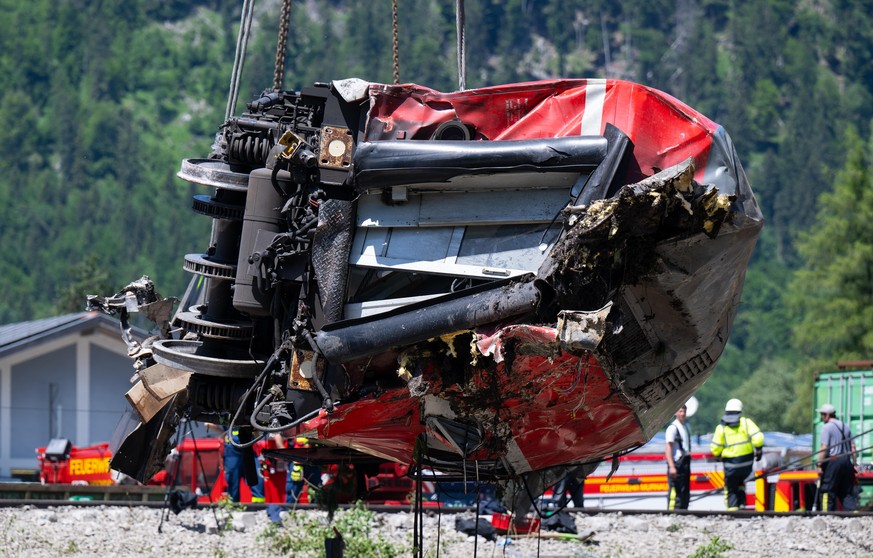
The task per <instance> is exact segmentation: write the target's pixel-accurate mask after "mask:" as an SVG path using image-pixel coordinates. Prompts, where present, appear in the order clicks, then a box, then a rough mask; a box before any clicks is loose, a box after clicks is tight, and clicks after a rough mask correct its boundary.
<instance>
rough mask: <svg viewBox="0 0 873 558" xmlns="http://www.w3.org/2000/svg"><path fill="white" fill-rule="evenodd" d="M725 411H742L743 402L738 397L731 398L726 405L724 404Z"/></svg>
mask: <svg viewBox="0 0 873 558" xmlns="http://www.w3.org/2000/svg"><path fill="white" fill-rule="evenodd" d="M724 412H725V413H742V412H743V402H742V401H740V400H739V399H731V400H730V401H728V402H727V405H725V406H724Z"/></svg>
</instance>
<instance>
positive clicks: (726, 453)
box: [710, 399, 764, 511]
mask: <svg viewBox="0 0 873 558" xmlns="http://www.w3.org/2000/svg"><path fill="white" fill-rule="evenodd" d="M742 413H743V402H742V401H740V400H739V399H731V400H730V401H728V402H727V404H726V405H725V407H724V415H722V418H721V424H719V425H718V426H717V427H716V428H715V434H713V435H712V443H711V444H710V449H711V450H712V454H713V455H714V456H715V457H716V458H720V459H721V460H722V461H723V462H724V498H725V504H726V505H727V509H728V511H735V510H738V509H740V508H741V507H744V506H745V505H746V479H747V478H748V477H749V475H750V474H751V473H752V466H753V465H754V463H755V461H758V460H760V459H761V453H762V451H763V447H764V433H763V432H761V429H760V428H758V425H756V424H755V423H754V422H753V421H752V419H750V418H748V417H744V416H742Z"/></svg>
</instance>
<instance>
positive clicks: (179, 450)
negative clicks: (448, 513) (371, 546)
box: [36, 437, 432, 505]
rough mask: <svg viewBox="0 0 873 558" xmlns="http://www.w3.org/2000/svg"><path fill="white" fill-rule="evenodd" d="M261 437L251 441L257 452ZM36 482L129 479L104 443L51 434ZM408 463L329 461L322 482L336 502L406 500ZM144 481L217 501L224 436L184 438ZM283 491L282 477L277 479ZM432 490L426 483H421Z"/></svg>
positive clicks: (39, 451)
mask: <svg viewBox="0 0 873 558" xmlns="http://www.w3.org/2000/svg"><path fill="white" fill-rule="evenodd" d="M263 445H264V444H263V443H259V444H257V445H256V453H257V454H258V455H260V453H261V450H262V448H263ZM36 457H37V464H38V470H39V482H40V483H42V484H57V485H91V486H100V485H105V486H111V485H116V484H124V483H128V482H135V481H131V480H130V479H127V478H126V477H124V476H123V475H119V474H118V473H116V472H114V471H112V470H111V469H110V468H109V461H110V459H111V458H112V452H111V451H110V450H109V444H108V443H105V442H104V443H99V444H95V445H92V446H86V447H78V446H75V445H73V444H72V443H71V442H70V440H67V439H64V438H54V439H52V440H51V441H49V443H48V445H46V446H44V447H39V448H36ZM408 472H409V467H408V466H406V465H401V464H397V463H376V464H373V465H372V466H369V467H366V468H364V467H358V469H355V468H354V467H353V466H348V465H342V464H334V465H331V466H328V467H325V468H324V473H325V477H326V483H327V484H328V485H333V484H336V485H337V486H339V484H341V483H339V482H338V481H339V480H340V479H345V478H349V477H350V478H351V480H350V481H348V482H344V483H342V484H343V488H344V489H343V490H338V494H337V496H338V500H339V501H340V503H345V502H350V501H352V500H355V499H358V498H360V499H364V500H366V501H367V502H369V503H371V504H383V505H391V504H396V505H400V504H404V503H408V502H409V500H410V498H411V496H412V495H413V494H414V493H415V488H416V485H415V481H413V480H412V479H411V478H410V477H409V476H408ZM147 484H148V485H150V486H167V487H170V486H172V487H177V488H181V489H186V490H188V491H190V492H192V493H194V494H197V495H198V500H199V502H201V503H210V502H218V501H220V500H221V499H222V498H223V497H224V496H225V494H226V491H227V481H226V479H225V476H224V440H223V439H222V438H212V437H206V438H191V437H189V438H185V439H184V440H182V441H181V442H180V443H179V444H178V445H177V446H176V447H175V449H174V450H173V451H172V452H171V453H170V455H169V456H168V458H167V460H166V461H165V465H164V468H163V469H161V470H160V471H158V472H157V474H155V475H154V476H153V477H152V478H151V479H150V480H149V482H148V483H147ZM281 488H282V490H283V494H284V482H283V483H282V487H281ZM425 488H427V489H428V490H432V483H425ZM310 499H311V495H310V491H309V489H308V485H306V486H304V489H303V492H302V493H301V495H300V499H299V500H298V502H299V503H301V504H306V503H310ZM240 502H242V503H250V502H252V491H251V488H250V487H249V486H248V485H247V484H246V483H245V481H242V482H240Z"/></svg>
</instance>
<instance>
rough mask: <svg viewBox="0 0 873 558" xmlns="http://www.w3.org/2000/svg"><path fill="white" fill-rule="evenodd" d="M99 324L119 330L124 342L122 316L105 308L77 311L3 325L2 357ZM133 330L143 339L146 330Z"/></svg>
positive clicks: (1, 338)
mask: <svg viewBox="0 0 873 558" xmlns="http://www.w3.org/2000/svg"><path fill="white" fill-rule="evenodd" d="M97 328H99V329H102V330H103V331H106V332H107V333H110V334H111V333H112V332H115V333H116V334H117V335H118V340H119V342H122V339H121V326H120V325H119V322H118V320H117V319H115V318H112V317H110V316H107V315H106V314H103V313H102V312H76V313H73V314H65V315H63V316H55V317H53V318H43V319H41V320H31V321H29V322H18V323H14V324H7V325H3V326H0V357H4V356H7V355H9V354H11V353H14V352H17V351H20V350H22V349H25V348H28V347H32V346H34V345H38V344H40V343H45V342H46V341H50V340H52V339H56V338H57V337H61V336H65V335H71V334H74V333H78V332H80V331H87V330H93V329H97ZM133 334H134V336H135V337H138V338H140V339H142V338H144V337H145V332H143V331H141V330H134V331H133Z"/></svg>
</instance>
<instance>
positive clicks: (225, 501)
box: [217, 498, 246, 534]
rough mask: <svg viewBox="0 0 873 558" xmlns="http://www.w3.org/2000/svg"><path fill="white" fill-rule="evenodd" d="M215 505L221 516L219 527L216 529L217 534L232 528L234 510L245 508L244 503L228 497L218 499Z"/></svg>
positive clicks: (238, 510)
mask: <svg viewBox="0 0 873 558" xmlns="http://www.w3.org/2000/svg"><path fill="white" fill-rule="evenodd" d="M217 507H218V511H219V515H220V516H221V527H220V529H219V530H218V533H219V534H221V533H223V532H226V531H232V530H233V513H234V512H241V511H245V510H246V507H245V506H244V505H242V504H239V503H236V502H234V501H233V500H231V499H230V498H222V499H221V500H219V501H218V504H217Z"/></svg>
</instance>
